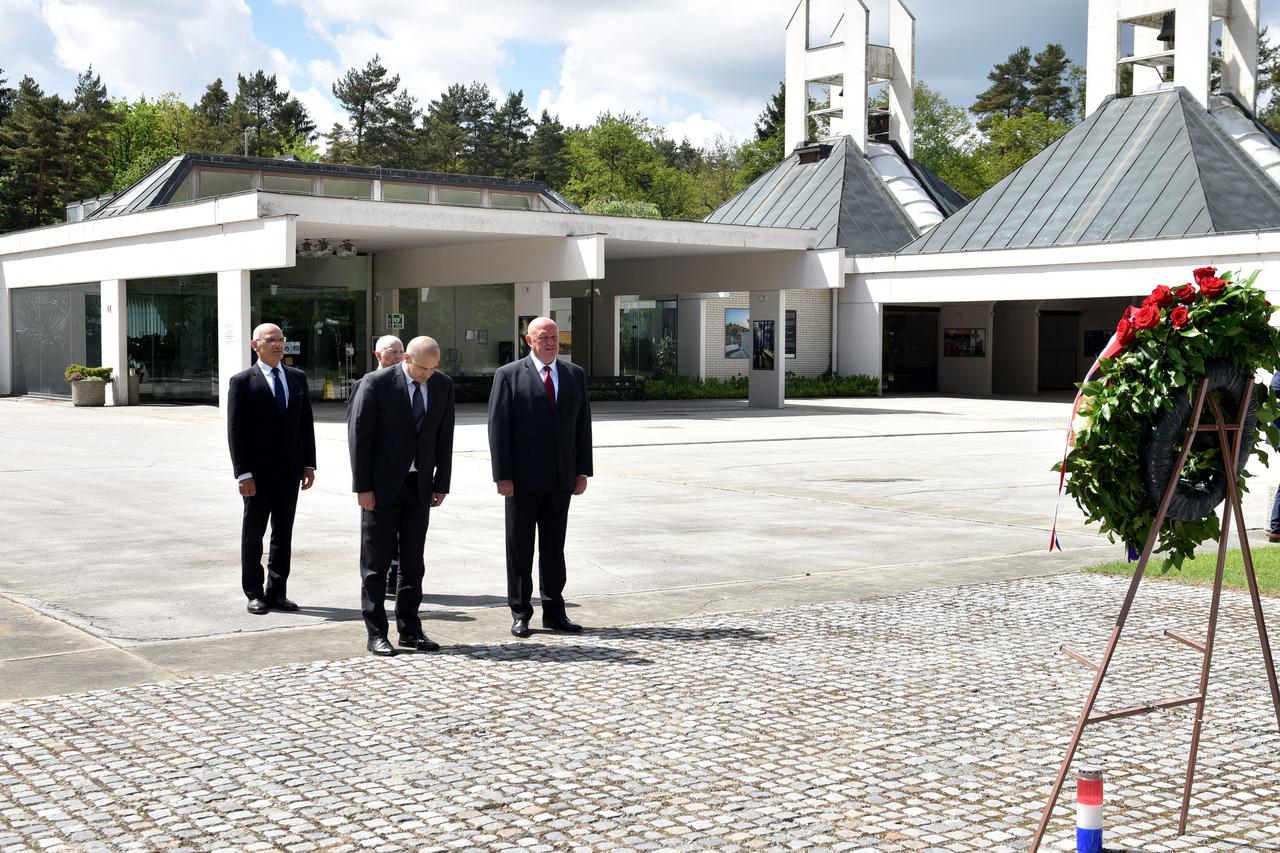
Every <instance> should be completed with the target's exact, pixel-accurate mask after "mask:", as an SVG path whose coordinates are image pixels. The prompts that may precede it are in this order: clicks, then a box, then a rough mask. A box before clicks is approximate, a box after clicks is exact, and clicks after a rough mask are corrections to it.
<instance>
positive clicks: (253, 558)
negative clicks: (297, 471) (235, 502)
mask: <svg viewBox="0 0 1280 853" xmlns="http://www.w3.org/2000/svg"><path fill="white" fill-rule="evenodd" d="M254 483H255V484H256V485H257V494H255V495H254V496H253V497H246V498H244V518H243V522H242V523H241V525H240V584H241V586H242V587H243V589H244V594H245V596H246V597H247V598H257V597H259V596H261V595H263V594H264V593H263V588H262V579H263V571H262V537H263V535H265V534H266V532H267V523H268V522H270V524H271V547H270V550H269V551H268V552H267V571H266V581H267V585H266V593H265V595H266V599H267V601H279V600H281V599H283V598H287V597H288V584H289V561H290V559H291V558H292V556H293V517H294V515H295V513H296V511H297V508H298V488H299V484H298V481H295V480H293V479H292V478H291V477H290V476H289V475H288V474H287V472H283V471H282V472H281V474H280V475H279V476H275V477H265V476H255V477H254Z"/></svg>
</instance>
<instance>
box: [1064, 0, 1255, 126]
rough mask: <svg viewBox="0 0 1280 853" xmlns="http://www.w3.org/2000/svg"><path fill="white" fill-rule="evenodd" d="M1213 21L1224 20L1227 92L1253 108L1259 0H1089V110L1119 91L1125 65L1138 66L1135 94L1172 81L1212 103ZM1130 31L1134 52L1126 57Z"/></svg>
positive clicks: (1253, 109) (1225, 82) (1087, 91)
mask: <svg viewBox="0 0 1280 853" xmlns="http://www.w3.org/2000/svg"><path fill="white" fill-rule="evenodd" d="M1215 24H1220V26H1221V40H1222V91H1223V94H1231V95H1234V96H1235V97H1236V99H1238V100H1239V101H1240V103H1242V104H1243V105H1244V106H1245V107H1246V108H1247V109H1249V110H1250V111H1255V110H1256V108H1257V104H1256V101H1257V97H1258V94H1257V89H1258V0H1089V47H1088V78H1087V83H1086V89H1085V112H1086V114H1087V113H1092V112H1093V111H1094V110H1096V109H1097V108H1098V106H1099V105H1100V104H1101V103H1102V102H1103V101H1104V100H1106V99H1107V97H1108V96H1110V95H1114V94H1116V93H1117V91H1118V89H1119V80H1120V72H1121V69H1122V68H1124V67H1126V66H1128V67H1131V68H1132V69H1133V91H1134V92H1135V93H1139V92H1144V91H1146V90H1147V89H1150V88H1151V87H1152V86H1157V85H1159V84H1161V83H1173V84H1175V85H1178V86H1182V87H1183V88H1185V89H1186V90H1187V91H1188V92H1190V93H1191V95H1192V96H1193V97H1194V98H1195V99H1196V100H1197V101H1199V102H1200V103H1201V104H1203V105H1204V106H1205V108H1206V109H1208V106H1209V75H1210V72H1211V69H1212V61H1213V52H1214V49H1215V44H1214V41H1215V38H1214V29H1215ZM1128 31H1131V32H1132V37H1133V51H1132V53H1131V54H1130V55H1128V56H1123V55H1122V51H1121V46H1122V41H1123V36H1125V34H1126V32H1128Z"/></svg>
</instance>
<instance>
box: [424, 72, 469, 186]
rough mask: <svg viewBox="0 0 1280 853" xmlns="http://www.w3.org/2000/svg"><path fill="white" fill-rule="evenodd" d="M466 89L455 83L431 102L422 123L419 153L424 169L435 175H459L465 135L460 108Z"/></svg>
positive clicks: (464, 148) (464, 156)
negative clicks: (441, 173)
mask: <svg viewBox="0 0 1280 853" xmlns="http://www.w3.org/2000/svg"><path fill="white" fill-rule="evenodd" d="M466 91H467V89H466V87H465V86H463V85H462V84H461V83H454V84H453V85H451V86H450V87H449V88H448V89H446V90H444V92H442V93H441V94H440V97H438V98H436V99H435V100H434V101H432V102H431V103H429V104H427V114H426V117H425V118H424V119H423V121H422V141H423V144H422V154H423V163H424V165H425V166H426V168H428V169H430V170H433V171H436V172H461V171H463V162H464V160H465V158H466V133H465V131H463V129H462V105H463V101H464V100H465V99H466Z"/></svg>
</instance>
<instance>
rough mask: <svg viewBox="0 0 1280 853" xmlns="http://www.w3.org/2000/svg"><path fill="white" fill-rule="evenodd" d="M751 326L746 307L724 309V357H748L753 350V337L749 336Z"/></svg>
mask: <svg viewBox="0 0 1280 853" xmlns="http://www.w3.org/2000/svg"><path fill="white" fill-rule="evenodd" d="M750 331H751V327H750V326H748V325H747V309H746V308H726V309H724V357H725V358H746V357H747V354H748V353H750V352H751V339H750V338H748V337H747V335H748V333H749V332H750Z"/></svg>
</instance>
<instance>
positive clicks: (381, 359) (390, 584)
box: [347, 335, 404, 598]
mask: <svg viewBox="0 0 1280 853" xmlns="http://www.w3.org/2000/svg"><path fill="white" fill-rule="evenodd" d="M373 357H374V358H376V359H377V360H378V367H395V366H396V365H397V364H399V363H400V362H401V361H403V360H404V344H403V343H401V342H400V339H399V338H398V337H396V336H395V335H383V336H382V337H380V338H378V342H377V343H376V344H374V346H373ZM359 387H360V380H359V379H357V380H356V384H355V387H354V388H352V391H351V398H352V399H353V400H354V399H355V396H356V395H355V392H356V390H357V389H358V388H359ZM347 414H351V412H350V410H348V412H347ZM399 586H400V546H399V543H397V544H396V550H395V553H394V554H392V555H391V566H390V567H389V568H388V569H387V598H395V597H396V589H397V588H398V587H399Z"/></svg>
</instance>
